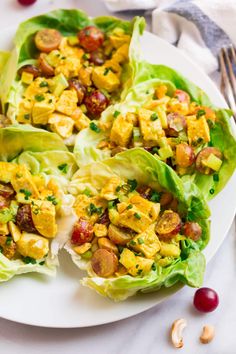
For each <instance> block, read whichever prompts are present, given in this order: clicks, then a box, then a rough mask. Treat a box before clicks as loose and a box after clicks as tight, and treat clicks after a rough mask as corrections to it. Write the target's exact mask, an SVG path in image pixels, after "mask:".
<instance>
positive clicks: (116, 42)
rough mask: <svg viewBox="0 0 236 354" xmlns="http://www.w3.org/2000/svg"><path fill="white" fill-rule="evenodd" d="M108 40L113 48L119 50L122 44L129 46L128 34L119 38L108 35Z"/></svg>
mask: <svg viewBox="0 0 236 354" xmlns="http://www.w3.org/2000/svg"><path fill="white" fill-rule="evenodd" d="M109 39H110V41H111V44H112V46H113V47H114V48H116V49H117V48H120V47H121V46H122V45H123V44H129V42H130V36H129V35H128V34H123V35H121V36H116V35H110V36H109Z"/></svg>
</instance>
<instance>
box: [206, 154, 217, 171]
mask: <svg viewBox="0 0 236 354" xmlns="http://www.w3.org/2000/svg"><path fill="white" fill-rule="evenodd" d="M202 163H203V165H205V166H207V167H209V168H211V169H212V170H214V171H219V169H220V167H221V165H222V160H221V159H219V158H218V157H217V156H215V155H214V154H210V155H209V157H208V158H207V160H204V161H202Z"/></svg>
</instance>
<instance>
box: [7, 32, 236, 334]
mask: <svg viewBox="0 0 236 354" xmlns="http://www.w3.org/2000/svg"><path fill="white" fill-rule="evenodd" d="M14 32H15V28H10V29H7V30H5V31H2V32H1V33H0V48H1V49H8V47H9V43H11V39H12V36H13V35H14ZM142 50H143V52H144V53H145V59H147V60H149V61H150V62H152V63H156V64H165V65H168V66H171V67H173V68H174V69H176V70H179V71H180V72H181V73H182V74H184V75H185V76H187V77H188V78H189V79H190V80H192V81H193V82H195V83H196V84H197V85H199V86H200V87H201V88H202V89H203V90H205V91H206V92H207V94H208V95H209V96H210V98H211V100H212V101H213V102H214V103H215V104H216V105H218V106H225V102H224V100H223V98H222V96H221V94H220V93H219V92H218V90H217V88H216V87H215V85H214V84H213V83H212V82H211V80H210V79H209V78H208V77H207V76H206V75H205V74H204V73H203V72H202V71H201V69H200V68H199V67H197V66H196V65H195V64H194V63H193V62H192V61H191V60H190V59H188V58H187V57H185V56H184V55H183V54H182V53H181V52H180V51H179V50H178V49H176V48H175V47H173V46H171V45H169V44H168V43H166V42H164V41H163V40H161V39H159V38H158V37H156V36H154V35H152V34H150V33H147V32H146V33H145V34H144V37H143V38H142ZM235 186H236V174H234V177H233V178H231V180H230V181H229V183H228V185H227V186H226V188H225V189H224V190H223V191H222V192H221V193H220V194H219V195H218V196H217V197H216V198H215V199H214V200H213V201H212V202H211V203H210V207H211V212H212V218H211V219H212V225H211V241H210V243H209V246H208V247H207V248H206V250H205V251H204V254H205V256H206V259H207V262H209V260H210V259H211V258H212V256H213V255H214V254H215V253H216V251H217V249H218V248H219V247H220V245H221V243H222V242H223V240H224V238H225V237H226V235H227V232H228V230H229V227H230V225H231V223H232V221H233V217H234V215H235V210H236V198H232V196H233V195H234V194H235ZM60 262H61V267H60V269H59V271H58V275H57V277H56V278H55V279H51V278H49V279H48V278H45V277H43V276H41V275H38V274H31V275H22V276H18V277H15V278H14V279H12V280H11V281H9V282H8V283H3V284H1V291H0V304H1V306H0V316H1V317H3V318H6V319H9V320H13V321H16V322H20V323H25V324H31V325H37V326H43V327H61V328H66V327H67V328H72V327H87V326H94V325H99V324H104V323H109V322H113V321H117V320H120V319H124V318H127V317H130V316H133V315H135V314H138V313H140V312H142V311H145V310H147V309H149V308H151V307H153V306H155V305H157V304H158V303H160V302H162V301H164V300H166V299H167V297H168V296H170V295H171V294H173V293H174V292H176V291H177V290H178V289H179V288H180V285H177V286H175V287H174V288H171V289H164V290H161V291H159V292H156V293H153V294H147V295H139V296H136V297H133V298H130V299H128V300H127V301H125V302H122V303H113V302H112V301H110V300H108V299H106V298H103V297H100V296H99V295H97V294H96V293H95V292H93V291H92V290H90V289H87V288H84V287H81V286H80V285H79V279H80V277H81V275H82V273H81V272H80V271H79V270H78V269H77V268H76V267H75V265H74V264H73V263H72V261H71V259H70V257H69V256H68V255H67V254H66V253H65V252H62V254H61V255H60Z"/></svg>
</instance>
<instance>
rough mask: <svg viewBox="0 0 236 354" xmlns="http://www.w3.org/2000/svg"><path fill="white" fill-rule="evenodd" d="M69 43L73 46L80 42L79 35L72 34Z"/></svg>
mask: <svg viewBox="0 0 236 354" xmlns="http://www.w3.org/2000/svg"><path fill="white" fill-rule="evenodd" d="M67 40H68V43H69V45H71V46H72V47H73V46H75V45H77V44H79V39H78V37H77V36H70V37H68V38H67Z"/></svg>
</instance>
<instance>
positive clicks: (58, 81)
mask: <svg viewBox="0 0 236 354" xmlns="http://www.w3.org/2000/svg"><path fill="white" fill-rule="evenodd" d="M68 86H69V84H68V81H67V80H66V78H65V76H64V75H63V74H62V73H61V74H59V75H57V76H55V77H54V78H53V85H52V87H51V89H52V93H53V94H54V95H55V96H57V97H58V96H60V95H61V94H62V92H63V91H64V90H65V89H66V88H67V87H68Z"/></svg>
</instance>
